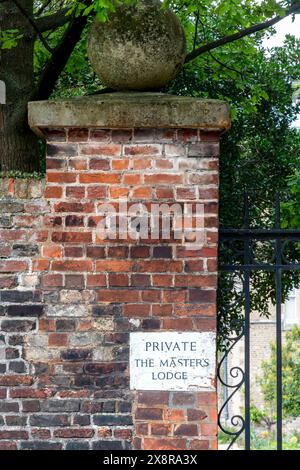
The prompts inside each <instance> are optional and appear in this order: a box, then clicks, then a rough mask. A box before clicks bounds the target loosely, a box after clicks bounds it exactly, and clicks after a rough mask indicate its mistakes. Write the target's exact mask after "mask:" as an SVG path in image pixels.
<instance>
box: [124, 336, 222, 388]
mask: <svg viewBox="0 0 300 470" xmlns="http://www.w3.org/2000/svg"><path fill="white" fill-rule="evenodd" d="M215 375H216V335H215V333H212V332H203V333H198V332H188V333H186V332H180V333H179V332H156V333H130V388H131V390H169V391H172V390H181V391H192V390H202V389H206V390H207V389H209V390H214V389H215Z"/></svg>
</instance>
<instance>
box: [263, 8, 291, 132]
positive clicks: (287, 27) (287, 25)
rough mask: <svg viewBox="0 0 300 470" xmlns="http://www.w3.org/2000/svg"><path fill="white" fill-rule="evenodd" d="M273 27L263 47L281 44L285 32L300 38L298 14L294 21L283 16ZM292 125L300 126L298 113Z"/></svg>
mask: <svg viewBox="0 0 300 470" xmlns="http://www.w3.org/2000/svg"><path fill="white" fill-rule="evenodd" d="M275 29H276V34H275V35H274V36H271V37H270V38H269V39H265V40H264V42H263V44H264V47H266V48H270V47H280V46H282V44H283V41H284V38H285V35H286V34H293V35H294V36H296V37H297V38H300V15H296V16H295V20H294V22H293V21H292V18H291V17H288V18H285V19H284V20H282V21H280V22H279V23H278V24H277V25H276V26H275ZM299 79H300V77H299ZM294 126H295V127H300V115H299V116H298V119H297V121H296V122H294Z"/></svg>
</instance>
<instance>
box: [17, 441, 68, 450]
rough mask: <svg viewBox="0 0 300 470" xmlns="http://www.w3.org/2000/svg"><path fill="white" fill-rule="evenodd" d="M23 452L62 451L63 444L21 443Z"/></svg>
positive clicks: (43, 442) (44, 442)
mask: <svg viewBox="0 0 300 470" xmlns="http://www.w3.org/2000/svg"><path fill="white" fill-rule="evenodd" d="M21 449H22V450H61V449H62V444H61V443H60V442H47V441H29V442H21Z"/></svg>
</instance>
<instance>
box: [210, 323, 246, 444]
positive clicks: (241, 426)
mask: <svg viewBox="0 0 300 470" xmlns="http://www.w3.org/2000/svg"><path fill="white" fill-rule="evenodd" d="M244 334H245V331H244V327H243V329H242V331H241V333H240V334H239V335H238V336H235V337H227V338H226V341H228V342H231V343H232V344H231V345H230V347H229V348H228V349H227V350H226V352H225V353H224V355H223V357H222V359H221V361H220V362H219V365H218V369H217V376H218V380H219V381H220V383H221V384H222V385H223V386H224V387H226V388H227V389H233V391H232V393H230V394H229V396H228V397H227V399H226V400H225V401H224V403H223V405H222V406H221V408H220V410H219V414H218V425H219V428H220V429H221V430H222V431H223V432H224V434H227V435H228V436H232V440H231V442H230V444H229V445H228V447H227V450H230V449H231V447H232V446H233V445H234V443H235V442H236V440H237V439H238V438H239V436H240V435H241V434H242V433H243V431H244V430H245V420H244V418H243V416H241V415H234V416H232V417H231V418H230V424H231V425H232V426H233V427H234V428H236V427H238V429H236V430H233V429H230V430H229V429H226V426H225V425H224V424H223V422H222V415H223V412H224V410H225V408H226V407H227V405H228V403H230V400H231V399H232V397H233V396H234V395H235V394H236V393H237V392H238V390H239V389H240V388H241V387H242V386H243V384H244V383H245V372H244V371H243V369H242V368H241V367H239V366H234V367H231V369H230V371H229V375H230V377H231V378H233V379H239V381H238V382H237V383H235V384H232V383H229V382H228V380H227V377H226V379H224V378H223V377H222V373H221V371H222V366H223V364H224V362H225V360H226V358H227V357H228V355H229V353H230V352H231V351H232V349H233V348H234V346H235V345H236V344H237V343H238V342H239V341H240V339H241V338H243V336H244Z"/></svg>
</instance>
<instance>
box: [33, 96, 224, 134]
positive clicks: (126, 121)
mask: <svg viewBox="0 0 300 470" xmlns="http://www.w3.org/2000/svg"><path fill="white" fill-rule="evenodd" d="M28 110H29V125H30V127H31V128H32V129H33V131H34V132H36V133H37V134H39V135H41V134H42V135H43V129H44V128H60V127H64V128H67V127H72V128H74V127H80V128H112V129H128V128H196V129H203V130H209V131H217V132H220V133H222V132H225V131H226V130H227V129H229V128H230V124H231V119H230V110H229V105H228V104H227V103H226V102H224V101H220V100H210V99H201V98H194V97H189V96H175V95H168V94H163V93H150V92H139V93H138V92H127V93H122V92H115V93H103V94H98V95H97V94H95V95H90V96H83V97H76V98H72V99H68V100H66V99H63V100H55V101H51V100H50V101H33V102H30V103H29V104H28Z"/></svg>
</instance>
